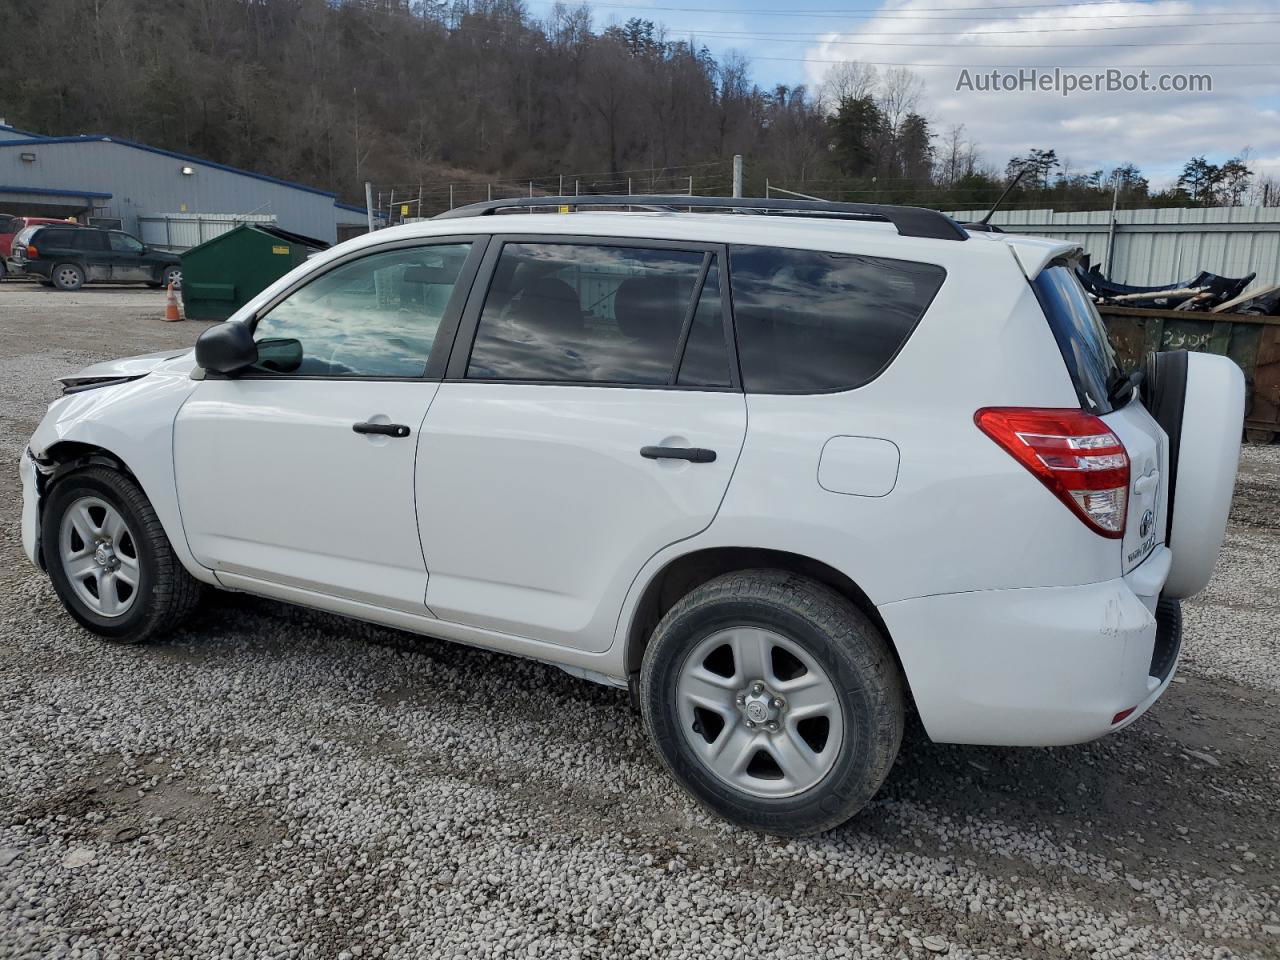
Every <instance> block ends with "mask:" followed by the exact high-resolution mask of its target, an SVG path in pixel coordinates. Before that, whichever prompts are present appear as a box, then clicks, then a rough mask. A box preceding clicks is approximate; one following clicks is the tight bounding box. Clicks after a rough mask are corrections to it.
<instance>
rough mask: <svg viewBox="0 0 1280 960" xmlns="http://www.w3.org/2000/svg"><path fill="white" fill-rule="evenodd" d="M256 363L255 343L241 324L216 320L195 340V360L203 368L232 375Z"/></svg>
mask: <svg viewBox="0 0 1280 960" xmlns="http://www.w3.org/2000/svg"><path fill="white" fill-rule="evenodd" d="M295 342H296V341H295ZM257 362H258V345H257V344H256V343H254V342H253V333H252V332H250V330H249V328H248V327H246V326H245V325H244V324H243V323H220V324H218V325H217V326H216V327H210V328H209V329H208V330H206V331H205V332H204V333H202V334H200V339H198V340H197V341H196V363H197V364H198V365H199V366H201V367H203V368H204V369H205V370H212V371H213V372H214V373H222V374H234V373H239V372H240V371H241V370H244V369H245V368H246V367H251V366H253V364H255V363H257Z"/></svg>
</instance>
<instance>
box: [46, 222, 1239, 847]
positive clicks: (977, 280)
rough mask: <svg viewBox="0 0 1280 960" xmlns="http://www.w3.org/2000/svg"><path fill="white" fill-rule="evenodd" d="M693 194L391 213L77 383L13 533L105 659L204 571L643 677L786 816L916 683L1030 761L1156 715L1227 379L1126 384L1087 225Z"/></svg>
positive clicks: (727, 773)
mask: <svg viewBox="0 0 1280 960" xmlns="http://www.w3.org/2000/svg"><path fill="white" fill-rule="evenodd" d="M623 202H625V203H627V204H629V205H630V206H631V207H632V208H635V207H642V208H643V207H648V208H649V209H648V210H647V211H644V212H627V211H623V210H615V211H612V212H610V211H607V210H606V211H604V212H579V213H574V214H572V215H569V216H558V215H536V216H530V215H524V216H510V215H506V216H494V215H493V214H495V213H500V212H507V213H511V212H516V213H522V214H528V213H530V212H532V208H533V207H534V206H535V205H543V204H556V205H558V204H564V205H565V207H568V206H571V205H574V204H582V205H587V204H590V205H592V206H595V207H601V206H605V207H607V206H610V205H616V204H620V203H623ZM672 202H673V200H672V199H671V198H656V197H655V198H648V199H637V198H628V199H626V200H625V201H620V200H619V199H618V198H612V199H608V198H595V199H593V200H589V201H588V200H584V199H582V198H565V199H546V198H540V199H537V200H535V201H528V200H526V201H511V202H505V203H492V204H483V205H477V206H476V207H469V208H465V209H462V210H455V211H453V212H452V213H450V214H448V215H445V216H444V217H441V218H437V219H436V220H434V221H432V222H427V223H418V224H413V225H410V226H404V227H399V228H394V229H389V230H384V231H380V232H378V233H374V234H372V235H369V236H365V237H361V238H359V239H356V240H352V241H350V242H347V243H344V244H341V245H339V246H337V247H335V248H333V249H332V250H329V251H327V252H325V253H323V254H321V255H319V256H317V257H315V258H314V259H312V260H309V261H308V262H306V263H304V264H302V265H301V266H299V267H298V268H297V269H295V270H294V271H293V272H292V273H290V274H288V275H287V276H285V277H283V278H282V279H280V280H279V281H278V282H276V283H275V284H273V285H272V286H271V287H269V288H268V289H267V290H265V291H264V292H263V293H262V294H260V295H259V296H257V297H255V298H254V299H253V300H252V301H251V302H250V303H248V304H247V305H246V306H245V307H244V308H243V309H241V310H240V311H238V312H237V313H236V314H235V316H234V317H233V318H232V319H231V320H230V321H229V322H227V323H223V324H220V325H218V326H216V327H212V328H210V329H208V330H206V331H205V332H204V333H203V334H202V335H201V337H200V339H199V341H198V342H197V344H196V347H195V352H194V355H193V354H192V353H191V352H190V351H186V352H181V353H178V352H175V351H170V352H169V353H167V354H156V355H151V356H146V357H135V358H132V359H127V360H121V361H118V362H115V363H107V364H100V365H97V366H94V367H89V368H88V369H86V370H84V371H82V372H81V373H80V374H78V375H76V376H73V377H68V378H66V379H65V380H64V381H63V382H64V384H65V386H66V395H65V396H63V397H61V398H60V399H58V400H56V401H54V403H53V404H52V405H51V406H50V408H49V413H48V415H47V416H46V418H45V419H44V422H43V423H41V425H40V427H39V429H38V430H37V431H36V433H35V436H34V437H33V438H32V440H31V443H30V448H29V449H28V450H27V452H26V454H25V456H24V457H23V460H22V478H23V482H24V506H23V523H22V530H23V542H24V546H25V549H26V552H27V554H28V555H29V556H30V558H31V559H32V561H33V562H35V563H37V564H39V565H40V566H41V567H42V568H43V569H44V570H46V571H47V572H48V574H49V576H50V578H51V579H52V581H53V585H54V587H55V589H56V590H57V593H58V595H59V597H60V598H61V599H62V601H63V603H64V604H65V605H66V607H67V609H68V611H69V612H70V613H71V615H72V616H73V617H75V618H76V619H77V620H78V621H79V622H80V623H81V624H83V625H84V626H85V627H87V628H88V629H89V630H91V631H93V632H95V633H97V634H100V635H101V636H103V637H104V638H106V639H108V640H112V641H116V642H125V643H128V642H134V641H138V640H143V639H146V638H149V637H152V636H155V635H158V634H161V633H163V632H165V631H168V630H171V629H173V628H174V626H175V625H176V624H177V623H178V622H179V621H180V619H181V618H182V616H183V615H184V614H185V613H187V611H188V610H189V609H190V608H191V607H192V605H193V604H194V603H196V602H197V599H198V597H199V595H200V592H201V590H202V589H203V588H204V587H206V586H208V587H217V588H220V589H224V590H238V591H244V592H246V593H253V594H258V595H261V596H266V597H275V598H278V599H280V600H286V601H289V602H292V603H297V604H303V605H306V606H310V607H316V608H319V609H323V610H328V611H333V612H335V613H339V614H345V615H347V616H351V617H358V618H360V619H363V620H369V621H374V622H377V623H381V624H387V625H389V626H392V627H398V628H401V629H404V630H411V631H415V632H417V633H422V634H427V635H430V636H433V637H441V638H444V639H447V640H454V641H459V642H463V643H469V644H475V645H478V646H483V647H488V648H491V649H494V650H501V651H505V652H508V653H515V654H520V655H523V656H528V657H534V658H536V659H539V660H543V661H546V662H548V663H553V664H556V665H558V666H560V667H563V668H564V669H565V670H568V671H569V672H571V673H574V674H576V675H578V676H581V677H586V678H589V679H592V680H596V681H599V682H603V683H608V684H613V685H616V686H619V687H627V686H629V687H630V688H631V690H632V692H633V695H634V696H635V697H636V699H637V700H638V701H639V705H640V707H641V710H642V712H643V716H644V722H645V724H646V726H647V727H648V730H649V733H650V734H651V736H652V738H653V742H654V744H655V746H656V748H657V751H658V753H659V754H660V755H661V757H662V759H663V761H665V763H666V765H667V766H668V768H669V769H670V771H671V773H672V774H673V775H674V777H675V778H676V779H677V780H679V781H680V783H682V784H683V785H684V786H685V787H686V788H687V789H688V790H689V791H690V792H691V793H693V794H694V795H695V796H696V797H697V798H698V799H699V800H701V801H702V802H703V803H705V804H706V805H707V806H708V807H710V808H711V809H713V810H714V811H716V812H718V813H719V814H721V815H723V816H724V817H726V818H728V819H730V820H733V821H735V822H737V823H740V824H745V825H749V826H751V827H755V828H758V829H762V830H766V831H770V832H775V833H780V834H799V833H805V832H812V831H816V830H822V829H825V828H828V827H831V826H834V825H835V824H838V823H840V822H842V821H844V820H845V819H847V818H848V817H850V816H851V815H852V814H854V813H855V812H856V811H857V810H858V809H859V808H861V807H862V806H863V805H864V804H866V803H867V801H868V800H869V799H870V798H871V797H872V795H873V794H874V793H875V792H876V790H877V789H878V788H879V786H880V784H881V783H882V782H883V781H884V779H885V777H886V775H887V774H888V772H889V769H890V766H891V765H892V763H893V761H894V757H895V755H896V754H897V751H898V748H899V743H900V740H901V736H902V728H903V713H904V710H905V709H906V706H907V703H908V700H910V701H911V702H913V703H914V705H915V708H916V709H917V710H918V711H919V715H920V719H921V721H922V722H923V725H924V728H925V730H926V731H927V733H928V735H929V736H930V737H932V738H933V739H934V740H937V741H943V742H952V743H975V744H1007V745H1049V744H1065V743H1073V742H1078V741H1083V740H1088V739H1091V738H1094V737H1098V736H1101V735H1102V734H1105V733H1107V732H1109V731H1113V730H1117V729H1119V728H1120V727H1123V726H1124V725H1126V724H1128V723H1131V722H1133V720H1134V719H1135V718H1137V717H1138V716H1140V715H1141V714H1142V712H1143V711H1144V710H1146V709H1147V708H1148V707H1149V706H1151V704H1152V703H1153V702H1154V701H1155V700H1156V698H1157V697H1159V696H1160V694H1161V693H1162V692H1163V691H1164V689H1165V688H1166V686H1167V685H1168V683H1169V681H1170V679H1171V678H1172V676H1173V672H1174V668H1175V666H1176V663H1177V659H1178V649H1179V642H1180V633H1181V621H1180V614H1179V609H1178V598H1181V597H1187V596H1190V595H1191V594H1194V593H1196V592H1197V591H1198V590H1200V589H1201V588H1202V587H1204V585H1205V583H1206V582H1207V581H1208V578H1209V575H1210V571H1211V569H1212V567H1213V565H1214V561H1215V559H1216V557H1217V554H1218V551H1219V549H1220V547H1221V543H1222V537H1223V532H1224V529H1225V524H1226V517H1227V511H1228V507H1229V503H1230V497H1231V491H1232V485H1233V482H1234V477H1235V469H1236V463H1237V459H1238V454H1239V443H1240V434H1241V425H1242V418H1243V402H1244V385H1243V377H1242V375H1241V372H1240V370H1239V368H1238V367H1237V366H1236V365H1235V364H1234V363H1232V362H1231V361H1230V360H1227V359H1225V358H1222V357H1217V356H1210V355H1205V354H1190V355H1188V354H1186V353H1162V354H1155V355H1152V357H1151V358H1149V360H1148V362H1147V364H1146V368H1145V371H1144V372H1145V377H1144V376H1143V375H1142V372H1139V371H1130V372H1122V371H1121V370H1120V369H1119V368H1118V366H1117V363H1116V360H1115V357H1114V354H1113V353H1112V350H1111V348H1110V346H1109V345H1108V342H1107V338H1106V334H1105V331H1104V328H1103V325H1102V323H1101V321H1100V319H1099V317H1098V314H1097V312H1096V311H1095V309H1094V307H1093V305H1092V304H1091V303H1090V301H1089V299H1088V298H1087V297H1086V295H1085V294H1084V292H1083V290H1082V288H1081V287H1080V286H1079V284H1078V283H1077V281H1076V278H1075V276H1074V273H1073V267H1072V260H1073V258H1074V257H1075V256H1077V254H1078V253H1079V250H1078V249H1077V248H1075V247H1074V246H1073V245H1071V244H1070V243H1063V242H1056V241H1053V242H1051V241H1047V240H1039V239H1028V238H1025V237H1015V236H1009V235H1003V234H996V233H986V232H977V231H969V230H966V229H964V228H963V227H961V226H959V225H957V224H956V223H955V222H954V221H952V220H950V219H949V218H947V217H945V216H943V215H941V214H938V213H934V212H932V211H926V210H919V209H912V208H902V207H878V206H869V205H860V204H812V203H807V202H803V201H777V200H773V201H768V200H747V201H728V200H719V199H713V198H695V197H690V198H688V199H687V200H686V199H684V198H681V199H680V200H679V201H678V202H679V204H680V206H681V208H686V207H687V208H688V210H687V211H686V212H677V211H673V210H671V209H670V208H669V206H668V207H667V208H666V209H661V207H662V206H663V205H669V204H671V203H672ZM706 208H709V209H710V211H711V212H705V209H706ZM563 209H564V208H562V212H563ZM698 210H703V211H704V212H697V211H698ZM771 214H772V215H771Z"/></svg>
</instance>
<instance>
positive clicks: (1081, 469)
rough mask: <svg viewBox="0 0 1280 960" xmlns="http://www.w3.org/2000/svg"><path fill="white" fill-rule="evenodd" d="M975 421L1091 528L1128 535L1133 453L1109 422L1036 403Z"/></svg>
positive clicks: (990, 411) (981, 414) (985, 412)
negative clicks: (1044, 408)
mask: <svg viewBox="0 0 1280 960" xmlns="http://www.w3.org/2000/svg"><path fill="white" fill-rule="evenodd" d="M973 420H974V423H976V424H977V425H978V428H979V429H980V430H981V431H982V432H983V433H985V434H986V435H987V436H989V437H990V438H991V439H992V440H994V441H995V442H996V443H998V444H1000V446H1002V447H1003V448H1004V449H1005V450H1006V451H1007V452H1008V453H1009V454H1010V455H1011V456H1012V457H1013V458H1014V459H1015V460H1017V461H1018V462H1019V463H1021V464H1022V465H1023V466H1024V467H1026V468H1027V469H1028V470H1030V471H1031V472H1032V473H1033V474H1035V476H1036V478H1037V479H1038V480H1039V481H1040V482H1041V483H1043V484H1044V485H1045V486H1046V487H1048V488H1049V490H1050V491H1052V493H1053V494H1054V496H1056V497H1057V498H1058V499H1059V500H1061V501H1062V502H1063V503H1065V504H1066V505H1067V506H1068V507H1070V508H1071V510H1072V511H1073V512H1074V513H1075V514H1076V516H1078V517H1079V518H1080V519H1081V520H1083V521H1084V523H1085V525H1086V526H1087V527H1089V529H1091V530H1093V531H1094V532H1095V533H1099V534H1101V535H1102V536H1104V537H1111V538H1113V539H1119V538H1120V537H1122V536H1124V523H1125V515H1126V513H1127V507H1128V501H1129V455H1128V454H1127V453H1126V452H1125V449H1124V444H1122V443H1121V442H1120V438H1119V437H1117V436H1116V435H1115V434H1114V433H1112V432H1111V431H1110V430H1109V429H1108V428H1107V425H1106V424H1105V423H1103V422H1102V421H1101V420H1099V419H1098V418H1097V417H1095V416H1093V415H1092V414H1089V413H1085V412H1084V411H1083V410H1039V409H1034V408H1030V407H986V408H984V409H982V410H979V411H978V412H977V413H976V414H974V417H973Z"/></svg>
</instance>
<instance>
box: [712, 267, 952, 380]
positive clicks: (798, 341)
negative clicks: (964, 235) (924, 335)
mask: <svg viewBox="0 0 1280 960" xmlns="http://www.w3.org/2000/svg"><path fill="white" fill-rule="evenodd" d="M729 267H730V290H731V292H732V295H733V312H734V323H735V326H736V329H737V334H738V355H739V362H740V363H741V365H742V380H743V385H744V386H745V388H746V389H747V390H748V391H750V392H754V393H823V392H830V391H835V390H847V389H851V388H853V387H859V386H862V385H863V384H865V383H867V382H869V381H871V380H873V379H874V378H875V377H876V376H877V375H879V373H880V372H881V371H882V370H884V369H885V367H887V366H888V365H889V363H890V361H891V360H892V359H893V357H894V356H895V355H896V354H897V352H898V351H899V350H900V349H901V348H902V345H903V344H904V343H906V341H907V338H908V337H910V336H911V332H912V331H913V330H914V329H915V327H916V324H917V323H919V322H920V318H921V317H922V316H924V312H925V310H927V309H928V306H929V304H930V302H931V301H932V300H933V298H934V296H935V295H936V294H937V292H938V288H939V287H941V286H942V281H943V279H944V278H945V277H946V271H945V270H943V269H942V268H941V267H939V266H935V265H933V264H927V263H914V262H911V261H906V260H890V259H887V258H883V257H868V256H861V255H854V254H842V253H824V252H821V251H816V250H787V249H781V248H777V247H748V246H734V247H731V248H730V251H729Z"/></svg>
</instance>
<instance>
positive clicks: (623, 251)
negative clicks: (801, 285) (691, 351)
mask: <svg viewBox="0 0 1280 960" xmlns="http://www.w3.org/2000/svg"><path fill="white" fill-rule="evenodd" d="M703 258H704V254H703V253H701V252H695V251H690V250H671V249H648V248H641V247H615V246H605V245H597V244H579V243H508V244H506V245H505V246H504V247H503V248H502V255H501V257H499V259H498V265H497V268H496V270H495V273H494V279H493V282H492V284H491V286H490V287H489V293H488V296H487V297H486V299H485V304H484V310H483V312H482V313H481V315H480V325H479V327H478V329H477V332H476V340H475V345H474V346H473V347H472V350H471V360H470V362H469V363H468V365H467V376H468V377H469V378H472V379H480V380H533V381H552V382H570V383H571V382H579V383H631V384H666V383H669V382H670V380H671V376H672V370H673V368H674V366H675V362H676V352H677V349H678V347H679V344H680V333H681V329H682V327H683V325H684V320H685V316H686V315H687V314H688V312H689V308H690V307H691V306H692V299H693V293H694V289H695V287H696V285H697V281H698V277H699V275H700V274H701V273H702V264H703ZM722 329H723V328H722Z"/></svg>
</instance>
